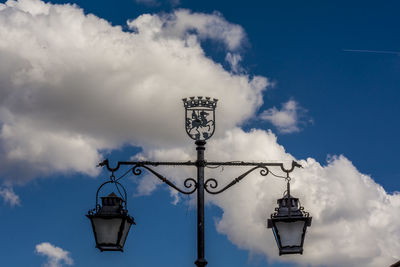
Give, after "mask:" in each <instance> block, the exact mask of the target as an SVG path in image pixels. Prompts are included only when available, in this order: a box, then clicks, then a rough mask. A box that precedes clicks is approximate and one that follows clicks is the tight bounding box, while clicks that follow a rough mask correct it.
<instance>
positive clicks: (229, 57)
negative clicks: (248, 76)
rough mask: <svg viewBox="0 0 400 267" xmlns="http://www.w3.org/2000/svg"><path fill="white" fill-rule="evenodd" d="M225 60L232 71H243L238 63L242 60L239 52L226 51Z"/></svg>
mask: <svg viewBox="0 0 400 267" xmlns="http://www.w3.org/2000/svg"><path fill="white" fill-rule="evenodd" d="M225 60H226V61H227V62H228V63H229V65H230V67H231V70H232V71H233V72H235V73H238V72H243V68H242V66H241V65H240V61H242V56H241V55H240V54H238V53H230V52H228V53H227V54H226V57H225Z"/></svg>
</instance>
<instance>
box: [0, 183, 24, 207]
mask: <svg viewBox="0 0 400 267" xmlns="http://www.w3.org/2000/svg"><path fill="white" fill-rule="evenodd" d="M0 197H2V198H3V200H4V202H5V203H8V204H9V205H10V206H11V207H14V206H19V205H20V204H21V201H20V199H19V196H18V195H17V194H15V192H14V190H13V189H12V188H9V187H3V188H0Z"/></svg>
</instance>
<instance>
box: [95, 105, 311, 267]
mask: <svg viewBox="0 0 400 267" xmlns="http://www.w3.org/2000/svg"><path fill="white" fill-rule="evenodd" d="M183 103H184V107H185V129H186V133H187V134H188V136H189V137H190V138H192V139H193V140H195V144H196V151H197V159H196V161H182V162H179V161H175V162H154V161H118V162H117V163H116V166H115V167H112V166H110V164H109V161H108V160H104V161H103V162H101V163H100V164H99V165H98V166H100V167H106V168H107V170H108V171H110V172H111V173H112V176H113V174H114V173H115V172H117V171H118V170H119V169H120V167H121V166H130V167H131V169H130V170H129V171H131V172H132V174H133V175H141V174H142V170H143V169H145V170H146V171H148V172H150V173H152V174H153V175H154V176H155V177H156V178H158V179H159V180H161V181H162V182H163V183H165V184H167V185H168V186H170V187H172V188H174V189H175V190H177V191H178V192H180V193H182V194H186V195H189V194H193V193H195V192H196V193H197V260H196V261H195V264H196V265H197V266H198V267H204V266H206V265H207V261H206V259H205V254H204V247H205V242H204V225H205V220H204V192H207V193H209V194H213V195H216V194H220V193H222V192H224V191H225V190H227V189H228V188H230V187H232V186H233V185H235V184H237V183H238V182H240V181H241V180H243V179H244V178H245V177H247V176H248V175H249V174H250V173H252V172H254V171H255V170H259V173H260V175H262V176H267V175H268V174H271V175H272V176H275V177H279V178H283V179H286V180H288V181H289V179H290V178H289V175H290V173H291V172H293V171H294V169H295V168H299V167H301V165H300V164H298V163H297V162H295V161H293V162H292V165H291V168H290V169H286V168H285V167H284V165H283V163H273V162H272V163H271V162H244V161H233V162H207V161H206V160H205V157H204V152H205V149H206V148H205V145H206V140H208V139H209V138H210V137H211V136H212V135H213V134H214V132H215V108H216V104H217V99H213V100H211V98H209V97H205V98H203V97H197V98H195V97H190V98H189V99H187V98H184V99H183ZM158 166H193V167H195V168H196V169H197V179H194V178H190V177H189V178H186V179H185V180H184V182H183V187H182V186H179V185H176V184H174V183H173V182H172V181H171V180H169V179H168V178H166V177H165V176H164V175H162V174H160V173H159V172H158V171H156V170H155V169H154V168H155V167H158ZM219 166H222V167H223V166H232V167H235V166H236V167H251V168H250V169H249V170H247V171H246V172H244V173H243V174H241V175H239V176H237V177H235V178H233V179H232V181H231V182H230V183H228V184H226V185H224V186H222V187H221V188H219V184H218V180H217V179H216V178H208V179H206V180H205V178H204V168H205V167H211V168H216V167H219ZM272 167H276V168H280V170H281V171H282V172H283V173H284V174H285V175H277V174H275V173H273V172H272V170H271V168H272ZM125 174H126V173H125ZM125 174H124V175H123V176H125ZM123 176H121V177H120V178H118V179H114V180H113V179H112V180H111V181H109V182H113V181H114V182H117V184H116V185H118V184H119V183H118V180H119V179H121V178H122V177H123ZM289 193H290V192H289V191H288V194H289ZM289 197H290V194H289ZM290 200H294V201H298V199H295V198H290ZM125 203H126V202H125ZM296 203H297V202H296ZM96 205H97V203H96ZM283 208H284V207H283V206H282V207H281V209H283ZM289 210H290V208H289ZM298 210H300V211H302V209H298ZM277 211H278V213H277V214H276V216H275V217H279V216H280V214H281V213H279V209H277ZM296 212H297V210H296V209H294V208H293V210H292V211H291V213H290V214H291V216H294V215H295V214H297V213H296ZM278 215H279V216H278ZM275 217H271V219H270V220H272V224H274V223H275V221H274V220H275ZM302 218H303V217H302ZM307 222H308V221H307ZM309 222H310V223H311V218H310V221H309ZM304 234H305V231H304ZM281 239H282V238H281ZM303 241H304V235H303V238H302V242H301V249H302V245H303ZM281 243H282V242H281ZM278 246H279V244H278ZM281 247H282V245H281ZM281 247H279V249H280V255H281V254H285V253H281ZM294 251H295V250H294V249H293V250H292V252H293V253H297V252H294ZM298 253H302V250H301V251H300V250H299V252H298Z"/></svg>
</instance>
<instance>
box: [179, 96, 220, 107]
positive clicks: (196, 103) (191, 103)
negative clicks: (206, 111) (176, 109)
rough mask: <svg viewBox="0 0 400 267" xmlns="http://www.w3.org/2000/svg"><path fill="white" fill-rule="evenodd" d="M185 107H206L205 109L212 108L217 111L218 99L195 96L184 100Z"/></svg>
mask: <svg viewBox="0 0 400 267" xmlns="http://www.w3.org/2000/svg"><path fill="white" fill-rule="evenodd" d="M182 101H183V105H184V106H185V108H186V109H188V108H194V107H204V108H212V109H215V108H216V107H217V101H218V99H216V98H213V99H212V100H211V98H210V97H204V98H203V97H202V96H198V97H197V98H195V97H194V96H192V97H189V99H187V98H183V99H182Z"/></svg>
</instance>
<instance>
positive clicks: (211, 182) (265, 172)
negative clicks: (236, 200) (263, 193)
mask: <svg viewBox="0 0 400 267" xmlns="http://www.w3.org/2000/svg"><path fill="white" fill-rule="evenodd" d="M260 168H261V170H260V174H261V175H262V176H266V175H268V173H269V172H270V171H269V169H268V168H267V167H266V166H263V165H259V166H256V167H253V168H251V169H250V170H248V171H247V172H245V173H243V174H241V175H239V176H238V177H236V178H235V179H233V180H232V182H230V183H229V184H228V185H226V186H225V187H223V188H222V189H220V190H217V191H212V190H210V189H208V188H209V187H210V188H211V189H216V188H217V187H218V181H217V180H216V179H214V178H209V179H207V180H206V181H205V183H204V189H205V190H206V191H207V193H209V194H212V195H217V194H219V193H222V192H224V191H225V190H227V189H228V188H229V187H231V186H233V185H234V184H236V183H238V182H240V180H242V179H243V178H244V177H246V176H247V175H249V174H250V173H252V172H253V171H255V170H257V169H260Z"/></svg>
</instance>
